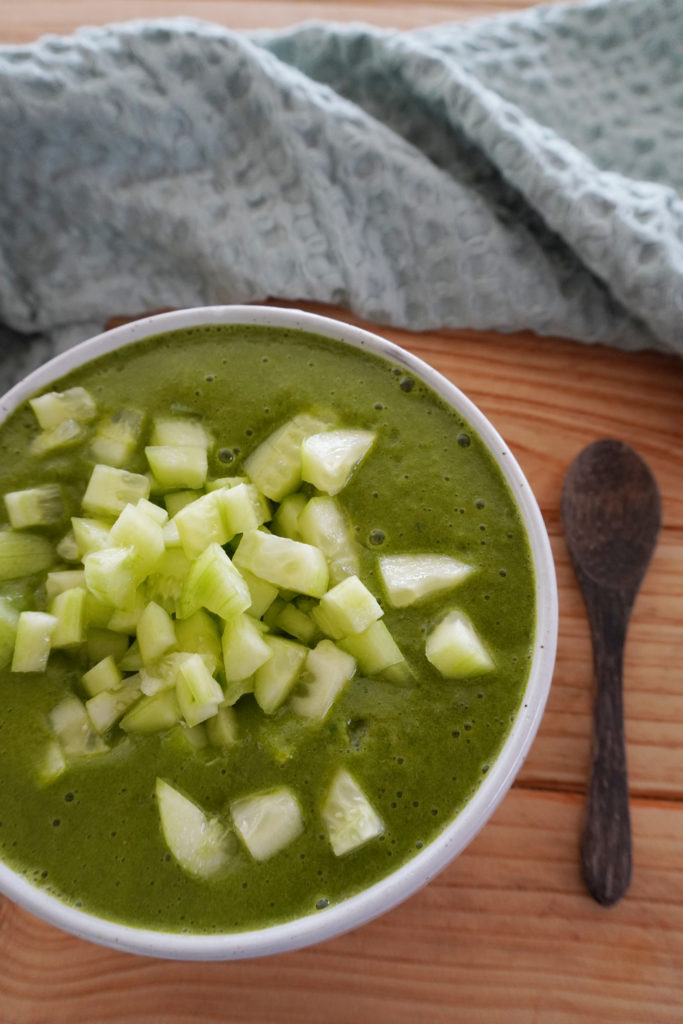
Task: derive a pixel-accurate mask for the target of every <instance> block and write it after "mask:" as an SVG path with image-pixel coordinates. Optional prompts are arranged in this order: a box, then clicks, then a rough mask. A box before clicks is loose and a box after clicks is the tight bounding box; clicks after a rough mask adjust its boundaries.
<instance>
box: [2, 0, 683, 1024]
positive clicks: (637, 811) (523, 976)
mask: <svg viewBox="0 0 683 1024" xmlns="http://www.w3.org/2000/svg"><path fill="white" fill-rule="evenodd" d="M521 6H523V4H522V3H521V2H517V0H507V2H506V0H498V2H495V0H492V2H487V0H484V2H481V3H478V2H476V0H461V2H460V3H449V2H438V0H432V2H431V3H429V4H424V5H422V4H420V5H418V4H417V3H415V2H407V3H392V4H389V3H384V2H382V0H367V2H356V3H345V2H343V0H329V2H324V0H321V2H318V3H312V2H307V3H304V2H289V3H288V2H284V0H283V2H278V0H253V2H250V3H245V2H237V0H235V2H219V0H215V2H211V0H206V2H196V3H188V2H185V3H181V2H178V3H176V2H172V0H60V3H56V2H54V0H42V2H41V0H30V2H23V3H20V2H9V0H7V2H6V3H5V4H4V5H1V6H0V41H2V42H27V41H30V40H31V39H33V38H35V37H36V36H37V35H39V34H41V33H43V32H48V31H56V32H69V31H71V30H72V29H73V28H75V27H76V26H77V25H79V24H86V23H104V22H106V21H111V20H123V19H125V18H128V17H138V16H147V15H162V14H178V13H187V12H188V10H190V11H191V13H192V14H196V15H198V16H200V17H205V18H209V19H211V20H214V21H220V22H223V23H225V24H228V25H230V26H231V27H234V28H250V27H254V26H283V25H286V24H292V23H294V22H296V21H299V20H301V19H303V18H308V17H323V18H330V19H336V20H350V19H361V18H362V19H364V20H366V21H370V22H373V23H376V24H380V25H395V26H397V27H401V28H408V27H411V26H414V25H418V24H426V23H429V22H435V21H439V20H449V19H455V18H464V17H471V16H473V15H476V14H488V13H491V12H493V11H496V10H504V9H512V8H513V7H521ZM324 312H327V313H329V314H331V315H337V316H340V317H342V318H343V319H352V318H351V317H348V316H347V315H346V314H344V313H342V312H341V311H339V310H324ZM382 333H384V334H385V335H386V336H388V337H390V338H391V339H392V340H393V341H395V342H397V343H398V344H399V345H403V346H405V347H406V348H407V349H409V350H411V351H412V352H415V353H416V354H417V355H419V356H421V357H422V358H423V359H425V360H427V361H428V362H430V363H431V364H432V365H433V366H435V367H436V368H437V369H439V370H440V371H441V372H442V373H444V374H446V376H448V377H449V378H450V379H451V380H453V381H454V382H455V383H456V384H457V385H458V386H459V387H461V388H462V389H463V390H464V391H465V392H466V393H467V394H469V396H470V397H471V398H472V399H473V400H474V401H475V402H476V403H477V404H478V405H479V406H480V407H481V408H482V410H483V411H484V412H485V413H486V414H487V415H488V416H490V418H491V419H492V420H493V422H494V424H495V425H496V426H497V427H498V429H499V430H500V432H501V433H502V434H503V435H504V436H505V438H506V439H507V441H508V442H509V443H510V445H511V447H512V449H513V451H514V452H515V454H516V455H517V457H518V459H519V461H520V463H521V465H522V468H523V469H524V471H525V473H526V474H527V476H528V479H529V481H530V483H531V485H532V487H533V488H534V490H535V492H536V495H537V496H538V499H539V502H540V505H541V508H542V511H543V513H544V515H545V518H546V522H547V524H548V528H549V531H550V535H551V539H552V545H553V550H554V553H555V557H556V563H557V573H558V580H559V588H560V639H559V650H558V658H557V668H556V672H555V678H554V683H553V688H552V693H551V696H550V701H549V705H548V709H547V712H546V715H545V718H544V720H543V723H542V726H541V729H540V732H539V735H538V738H537V740H536V742H535V744H534V746H533V749H532V751H531V754H530V756H529V758H528V760H527V762H526V764H525V766H524V768H523V770H522V772H521V774H520V776H519V778H518V780H517V782H516V784H515V786H514V787H513V789H512V790H511V791H510V793H509V794H508V796H507V797H506V799H505V800H504V802H503V804H502V805H501V807H500V808H499V810H498V811H497V813H496V814H495V816H494V817H493V819H492V820H491V822H490V823H489V824H488V825H487V827H486V828H485V829H484V830H483V832H481V833H480V835H479V836H478V838H477V839H476V840H475V841H474V842H473V843H472V845H471V846H470V847H469V848H468V849H467V850H466V851H465V852H464V853H463V854H462V855H461V856H460V857H459V858H458V859H457V860H456V861H455V862H454V863H453V864H452V865H451V866H450V867H449V868H448V869H447V870H445V871H444V872H443V874H442V875H441V876H440V877H439V878H437V879H436V880H435V881H433V882H432V883H431V884H430V885H429V886H428V887H427V888H426V889H424V890H422V891H421V892H420V893H418V894H417V895H415V896H413V897H412V898H411V899H410V900H408V901H407V902H406V903H405V904H403V905H402V906H401V907H399V908H397V909H395V910H393V911H392V912H391V913H389V914H387V915H386V916H384V917H383V918H381V919H380V920H378V921H375V922H374V923H371V924H368V925H366V926H365V927H363V928H361V929H359V930H358V931H356V932H355V933H352V934H349V935H346V936H343V937H341V938H338V939H336V940H333V941H330V942H328V943H326V944H324V945H321V946H319V947H317V948H312V949H307V950H303V951H301V952H296V953H290V954H287V955H283V956H278V957H275V958H271V959H268V960H256V961H251V962H238V963H225V964H221V963H212V964H197V963H171V962H164V961H155V960H148V959H144V958H138V957H134V956H129V955H126V954H121V953H116V952H111V951H109V950H106V949H102V948H100V947H97V946H94V945H90V944H88V943H85V942H82V941H79V940H77V939H74V938H71V937H70V936H67V935H64V934H62V933H60V932H58V931H56V930H55V929H54V928H52V927H49V926H47V925H45V924H42V923H41V922H40V921H38V920H36V918H34V917H32V916H31V915H30V914H28V913H25V912H23V911H21V910H19V909H17V908H16V907H15V906H13V905H12V904H10V903H9V902H7V901H6V900H2V899H1V898H0V1024H60V1022H64V1024H81V1022H83V1024H104V1022H107V1024H150V1022H158V1024H196V1022H227V1021H230V1022H239V1021H257V1022H277V1021H287V1022H297V1024H298V1022H302V1024H305V1022H311V1024H318V1022H323V1021H329V1022H330V1024H334V1022H351V1021H353V1022H354V1024H363V1022H366V1021H373V1022H375V1024H381V1022H392V1024H398V1022H401V1021H406V1022H408V1021H410V1022H411V1024H414V1022H423V1021H424V1022H432V1021H463V1022H464V1021H466V1022H467V1024H479V1022H481V1024H497V1022H499V1021H504V1022H506V1024H551V1022H552V1024H569V1022H574V1021H583V1022H587V1024H594V1022H603V1021H604V1022H607V1021H614V1022H619V1024H627V1022H636V1021H638V1022H643V1024H664V1022H671V1024H674V1022H677V1024H678V1022H681V1021H683V751H682V749H681V748H682V747H683V671H682V667H681V666H683V629H682V628H681V619H682V618H683V472H682V460H681V451H682V450H683V422H682V419H681V409H682V407H683V366H682V365H681V363H680V361H678V360H676V359H673V358H667V357H663V356H660V355H656V354H649V353H642V354H636V355H626V354H623V353H620V352H618V351H612V350H609V349H607V348H603V347H600V346H594V347H590V346H586V345H581V344H577V343H573V342H570V341H564V340H559V339H558V340H554V339H553V340H551V339H539V338H536V337H533V336H532V335H530V334H518V335H514V336H506V337H503V336H501V335H496V334H489V333H475V332H471V331H458V332H454V333H450V334H448V335H446V334H439V333H428V334H418V335H416V334H410V333H407V332H402V331H397V330H384V331H383V332H382ZM604 436H612V437H619V438H622V439H624V440H625V441H627V442H629V443H631V444H633V445H634V446H635V447H636V448H637V449H638V450H639V451H640V452H641V453H642V455H643V456H645V458H646V459H647V460H648V461H649V463H650V465H651V466H652V468H653V470H654V472H655V474H656V476H657V478H658V480H659V484H660V487H661V490H662V496H663V507H664V529H663V532H662V536H661V543H660V545H659V547H658V550H657V552H656V555H655V558H654V562H653V564H652V567H651V570H650V572H649V574H648V576H647V578H646V581H645V584H644V587H643V590H642V591H641V594H640V596H639V598H638V601H637V604H636V607H635V611H634V615H633V619H632V626H631V631H630V634H629V643H628V650H627V662H626V696H625V703H626V719H627V722H626V726H627V739H628V756H629V767H630V782H631V796H632V815H633V832H634V861H635V866H634V876H633V883H632V886H631V889H630V891H629V893H628V895H627V897H626V898H625V899H624V900H623V901H622V902H621V903H619V904H618V905H617V906H616V907H613V908H611V909H609V910H607V909H604V908H602V907H600V906H598V905H597V904H596V903H594V902H593V901H592V900H591V898H590V897H589V896H588V895H587V894H586V892H585V890H584V887H583V885H582V882H581V878H580V874H579V867H578V842H579V835H580V831H581V826H582V818H583V806H584V793H585V789H586V779H587V773H588V766H589V758H590V736H591V704H592V690H593V674H592V664H591V650H590V644H589V636H588V630H587V625H586V619H585V615H584V610H583V605H582V601H581V597H580V594H579V591H578V589H577V586H576V583H575V580H574V578H573V575H572V572H571V569H570V566H569V562H568V556H567V552H566V548H565V545H564V542H563V540H562V536H561V532H560V523H559V515H558V503H559V495H560V489H561V485H562V480H563V476H564V473H565V471H566V469H567V466H568V465H569V463H570V461H571V459H572V458H573V457H574V455H576V453H577V452H578V451H579V450H580V449H581V448H582V447H583V446H584V445H585V444H588V443H589V442H591V441H593V440H595V439H596V438H599V437H604Z"/></svg>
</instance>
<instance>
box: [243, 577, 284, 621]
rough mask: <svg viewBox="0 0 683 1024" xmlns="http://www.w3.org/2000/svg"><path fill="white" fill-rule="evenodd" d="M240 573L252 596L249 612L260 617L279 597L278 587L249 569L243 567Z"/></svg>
mask: <svg viewBox="0 0 683 1024" xmlns="http://www.w3.org/2000/svg"><path fill="white" fill-rule="evenodd" d="M240 575H241V576H242V579H243V580H244V582H245V583H246V585H247V587H248V588H249V597H250V598H251V604H250V605H249V607H248V608H247V612H248V613H249V615H251V617H252V618H254V619H260V618H262V617H263V616H264V615H265V614H266V612H267V611H268V609H269V608H270V606H271V604H272V603H273V601H274V600H275V598H276V597H277V595H278V588H277V587H276V586H275V585H274V584H273V583H269V582H268V581H267V580H262V579H259V577H258V576H254V574H253V572H249V570H248V569H245V568H241V569H240Z"/></svg>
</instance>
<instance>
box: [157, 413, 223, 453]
mask: <svg viewBox="0 0 683 1024" xmlns="http://www.w3.org/2000/svg"><path fill="white" fill-rule="evenodd" d="M151 443H152V444H153V445H161V446H166V445H170V446H171V447H178V446H181V447H186V446H188V445H189V446H190V447H199V448H203V449H204V450H205V451H206V449H207V448H208V447H209V446H210V444H211V438H210V437H209V434H208V433H207V430H206V427H205V426H204V425H203V423H201V421H200V420H198V419H191V418H190V417H187V416H157V417H156V418H155V420H154V424H153V426H152V436H151Z"/></svg>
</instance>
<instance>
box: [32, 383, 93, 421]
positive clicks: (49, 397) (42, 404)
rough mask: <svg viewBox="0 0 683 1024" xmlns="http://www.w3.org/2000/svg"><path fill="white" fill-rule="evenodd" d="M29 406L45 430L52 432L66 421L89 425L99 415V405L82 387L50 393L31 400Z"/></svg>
mask: <svg viewBox="0 0 683 1024" xmlns="http://www.w3.org/2000/svg"><path fill="white" fill-rule="evenodd" d="M29 405H30V406H31V408H32V409H33V412H34V414H35V417H36V419H37V420H38V423H39V424H40V426H41V427H42V428H43V430H52V429H53V428H54V427H57V426H59V424H60V423H62V422H63V421H64V420H76V421H77V422H78V423H89V422H90V421H91V420H92V419H94V417H95V416H96V415H97V405H96V404H95V401H94V399H93V397H92V395H90V393H89V392H88V391H86V390H85V388H81V387H75V388H68V389H67V390H66V391H49V392H48V393H47V394H45V395H38V397H37V398H31V399H29Z"/></svg>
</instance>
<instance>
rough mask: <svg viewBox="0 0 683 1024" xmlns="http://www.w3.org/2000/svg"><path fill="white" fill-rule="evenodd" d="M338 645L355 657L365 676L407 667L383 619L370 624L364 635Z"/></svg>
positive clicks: (344, 640) (348, 637)
mask: <svg viewBox="0 0 683 1024" xmlns="http://www.w3.org/2000/svg"><path fill="white" fill-rule="evenodd" d="M338 644H339V646H340V647H341V649H342V650H343V651H347V653H348V654H352V655H353V657H354V658H355V659H356V661H357V662H358V668H359V669H360V671H361V672H362V673H363V675H365V676H376V675H383V674H384V673H385V672H386V670H387V669H389V668H392V667H393V666H397V665H402V664H404V663H405V664H406V665H407V663H406V662H405V658H404V657H403V654H402V653H401V649H400V648H399V646H398V644H397V643H396V641H395V640H394V638H393V636H392V635H391V633H390V632H389V629H388V627H387V625H386V623H385V622H384V620H383V619H378V620H377V621H376V622H372V623H370V625H369V626H368V627H367V629H364V630H363V632H362V633H356V634H354V635H353V636H347V637H344V638H343V639H342V640H339V641H338ZM408 671H409V670H408Z"/></svg>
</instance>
